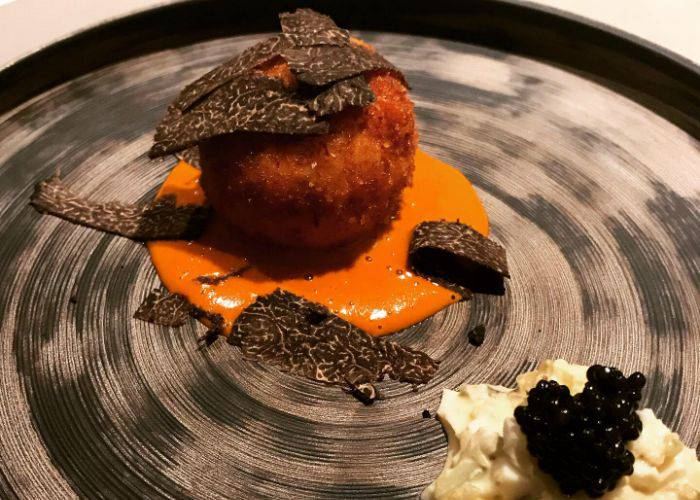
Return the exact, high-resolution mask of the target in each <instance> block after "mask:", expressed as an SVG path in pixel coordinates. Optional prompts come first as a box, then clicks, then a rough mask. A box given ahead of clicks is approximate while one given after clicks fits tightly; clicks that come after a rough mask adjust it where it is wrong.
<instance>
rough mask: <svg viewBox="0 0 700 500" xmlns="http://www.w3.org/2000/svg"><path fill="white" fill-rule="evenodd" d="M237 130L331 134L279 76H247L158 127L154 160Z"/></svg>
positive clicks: (325, 124)
mask: <svg viewBox="0 0 700 500" xmlns="http://www.w3.org/2000/svg"><path fill="white" fill-rule="evenodd" d="M235 131H247V132H270V133H278V134H314V133H323V132H327V131H328V124H327V123H325V122H316V120H315V118H314V117H313V116H312V115H311V113H310V111H309V108H308V107H307V106H306V105H305V104H304V103H303V101H300V100H298V99H296V98H295V97H294V96H293V94H292V93H291V92H290V91H289V90H287V89H285V88H284V85H283V84H282V82H281V81H280V80H278V79H276V78H268V77H266V76H261V75H245V76H241V77H240V78H237V79H235V80H233V81H231V82H229V83H227V84H226V85H224V86H222V87H220V88H218V89H217V90H216V91H214V92H213V93H212V94H211V95H210V96H209V97H208V98H207V99H206V100H205V101H203V102H202V103H201V104H198V105H197V106H196V107H194V108H192V110H191V111H189V112H188V113H185V114H180V113H178V112H176V111H174V112H172V113H171V114H169V115H168V116H167V117H166V118H165V120H163V122H162V123H161V124H160V125H158V128H157V129H156V135H155V144H154V145H153V147H152V148H151V151H150V153H149V154H150V155H151V156H160V155H163V154H167V153H173V152H175V151H179V150H181V149H184V148H188V147H190V146H193V145H195V144H197V143H198V142H199V141H202V140H205V139H208V138H210V137H214V136H216V135H222V134H227V133H231V132H235Z"/></svg>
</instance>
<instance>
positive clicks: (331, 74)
mask: <svg viewBox="0 0 700 500" xmlns="http://www.w3.org/2000/svg"><path fill="white" fill-rule="evenodd" d="M282 57H284V59H285V60H286V61H287V63H288V64H289V67H290V68H291V70H292V73H294V75H295V76H296V77H297V78H298V79H299V80H300V81H302V82H304V83H308V84H309V85H317V86H319V85H327V84H329V83H332V82H335V81H338V80H344V79H345V78H349V77H351V76H355V75H359V74H360V73H364V72H367V71H372V70H376V69H393V68H394V66H393V65H392V64H391V63H390V62H389V61H387V60H386V59H384V58H383V57H382V56H381V55H379V54H378V53H377V52H370V51H369V50H367V49H366V48H364V47H359V46H356V45H352V44H351V45H346V46H333V45H315V46H310V47H294V48H290V49H287V50H285V51H284V53H283V54H282Z"/></svg>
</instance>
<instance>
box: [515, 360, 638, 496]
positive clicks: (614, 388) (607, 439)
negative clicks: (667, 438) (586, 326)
mask: <svg viewBox="0 0 700 500" xmlns="http://www.w3.org/2000/svg"><path fill="white" fill-rule="evenodd" d="M586 378H587V379H588V382H586V385H585V388H584V389H583V391H582V392H581V393H579V394H576V395H575V396H572V395H571V392H570V391H569V388H568V387H567V386H565V385H560V384H558V383H557V382H556V381H554V380H540V381H539V382H538V383H537V385H536V386H535V387H534V388H533V389H532V390H530V392H529V393H528V396H527V406H518V407H517V408H516V409H515V419H516V421H517V422H518V425H520V428H521V429H522V431H523V433H524V434H525V436H526V437H527V449H528V451H529V452H530V454H531V455H532V456H533V457H535V459H536V460H537V464H538V466H539V468H540V469H541V470H542V471H543V472H545V473H546V474H549V475H550V476H552V477H553V478H554V480H555V481H556V482H557V483H558V484H559V488H560V489H561V492H562V493H563V494H565V495H572V494H574V493H576V492H578V491H580V490H583V491H585V492H586V494H588V495H589V496H591V497H593V498H597V497H600V496H602V495H603V494H605V492H606V491H610V490H613V489H614V488H615V486H616V485H617V482H618V480H619V479H620V478H621V477H622V476H625V475H630V474H632V472H633V471H634V455H632V453H631V452H630V451H629V450H627V448H626V447H625V443H627V442H628V441H631V440H634V439H637V438H638V437H639V434H640V433H641V431H642V422H641V420H640V419H639V416H638V415H637V413H636V410H637V408H638V406H639V400H640V399H641V390H642V388H643V387H644V384H645V383H646V379H645V377H644V375H642V374H641V373H639V372H635V373H633V374H632V375H630V376H629V377H625V376H624V375H623V374H622V372H621V371H620V370H618V369H617V368H613V367H609V366H601V365H593V366H591V367H590V368H589V369H588V371H587V372H586Z"/></svg>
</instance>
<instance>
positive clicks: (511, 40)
mask: <svg viewBox="0 0 700 500" xmlns="http://www.w3.org/2000/svg"><path fill="white" fill-rule="evenodd" d="M300 3H302V4H305V6H309V7H311V8H315V9H317V10H320V11H322V12H326V13H328V14H330V15H331V16H333V17H334V18H336V19H337V21H338V23H339V24H340V25H341V26H342V25H345V26H350V27H351V28H352V29H357V30H370V31H379V32H397V33H404V34H412V35H418V36H432V37H434V38H443V39H448V40H453V41H458V42H466V43H472V44H475V45H481V46H486V47H490V48H494V49H497V50H502V51H505V52H507V53H513V54H516V55H522V56H525V57H529V58H533V59H536V60H542V61H544V62H547V63H549V64H555V65H559V66H563V67H564V68H566V69H568V70H570V71H579V72H582V73H583V74H584V75H586V76H587V77H589V78H591V79H593V80H597V81H599V82H600V83H603V84H604V85H606V86H609V87H611V88H613V90H614V91H615V92H618V93H621V94H623V95H626V96H627V97H631V98H632V99H633V100H635V101H637V102H640V103H641V104H643V105H644V106H645V107H648V108H651V109H652V111H653V112H655V113H656V114H660V115H662V116H664V117H665V118H667V119H669V120H670V121H672V122H673V123H675V124H676V125H677V126H679V127H680V128H682V129H684V130H686V132H688V133H689V134H690V135H692V136H693V137H695V138H697V139H699V140H700V118H699V117H700V90H699V89H700V66H699V65H697V64H695V63H693V62H692V61H690V60H689V59H687V58H685V57H683V56H681V55H679V54H677V53H675V52H673V51H671V50H668V49H666V48H663V47H661V46H659V45H657V44H655V43H653V42H650V41H648V40H645V39H642V38H640V37H638V36H636V35H633V34H630V33H627V32H625V31H623V30H620V29H618V28H614V27H612V26H609V25H607V24H604V23H602V22H598V21H595V20H592V19H588V18H585V17H582V16H579V15H576V14H572V13H569V12H565V11H562V10H560V9H556V8H552V7H548V6H543V5H539V4H535V3H533V2H530V1H527V0H472V1H470V2H461V1H459V0H433V1H432V2H431V7H430V8H429V9H423V10H422V11H420V16H418V13H419V11H418V10H416V7H414V6H412V5H413V3H412V2H405V1H404V2H401V1H399V0H388V1H385V2H383V3H382V5H381V6H379V7H376V12H375V13H374V15H370V16H367V15H364V14H363V11H364V10H363V9H358V8H355V9H352V8H349V7H348V6H347V4H346V5H343V2H342V1H341V0H326V1H323V0H310V1H305V2H300ZM364 3H365V4H367V6H369V5H372V4H373V2H371V0H370V1H367V0H365V2H364ZM354 4H356V2H354V3H353V5H354ZM297 5H298V4H295V3H292V2H290V1H289V0H268V1H266V2H257V3H256V2H244V3H242V4H241V3H239V2H236V3H235V4H234V3H231V2H227V1H226V0H176V1H174V2H171V3H167V4H162V5H157V6H154V7H151V8H147V9H143V10H139V11H136V12H134V13H131V14H128V15H125V16H122V17H117V18H114V19H110V20H107V21H104V22H102V23H100V24H97V25H95V26H92V27H89V28H87V29H84V30H82V31H79V32H77V33H74V34H72V35H69V36H67V37H65V38H63V39H61V40H58V41H56V42H54V43H51V44H49V45H47V46H45V47H42V48H39V49H38V50H36V51H34V52H32V53H30V54H28V55H26V56H24V57H21V58H19V59H17V60H15V61H14V62H12V63H10V64H9V65H7V66H5V67H4V68H2V69H1V70H0V115H3V114H6V113H8V112H11V111H12V110H13V109H15V108H17V107H19V106H21V105H22V104H24V103H25V102H27V101H29V100H31V99H32V98H34V97H36V96H37V95H39V94H41V93H43V92H46V91H48V90H50V89H51V88H54V87H56V86H58V85H60V84H63V83H65V82H67V81H70V80H72V79H75V78H78V77H80V76H82V75H85V74H87V73H89V72H92V71H95V70H98V69H100V68H102V67H105V66H108V65H111V64H115V63H118V62H121V61H124V60H128V59H130V58H133V57H139V56H143V55H147V54H150V53H154V52H157V51H160V50H166V49H173V48H177V47H182V46H186V45H188V44H192V43H197V42H203V41H206V40H212V39H216V38H222V37H227V36H236V35H245V34H251V33H260V32H263V31H275V29H276V25H275V23H276V15H275V14H276V13H277V12H281V11H284V10H290V9H293V8H295V6H297ZM399 5H401V6H402V9H398V8H397V7H398V6H399ZM234 11H235V12H234ZM358 13H359V14H358ZM234 15H237V16H238V17H237V18H236V19H235V20H233V16H234ZM155 21H158V22H155ZM154 27H155V28H156V29H155V30H154V29H153V28H154ZM185 27H186V28H187V29H186V30H185V29H184V28H185ZM168 28H170V29H168ZM178 28H183V29H182V30H179V29H178ZM527 30H530V31H531V32H532V33H533V34H534V33H537V32H539V34H540V35H545V36H550V37H552V36H554V37H559V41H560V42H561V47H552V48H550V49H547V48H546V47H544V45H545V44H543V43H542V42H537V41H534V42H533V41H530V43H531V44H532V43H534V45H533V46H528V38H527V37H528V35H527ZM125 33H126V36H125V35H124V34H125ZM151 33H153V36H149V35H150V34H151ZM173 33H174V34H173ZM532 38H533V39H534V38H536V37H535V36H534V35H533V36H532ZM537 43H539V46H538V45H537ZM553 45H556V44H553ZM577 46H578V48H579V49H580V48H582V47H585V48H586V49H589V50H588V51H590V50H599V51H600V53H599V54H598V55H597V56H596V57H603V56H605V57H614V58H617V59H618V62H619V63H621V64H623V66H624V65H625V64H630V65H631V66H633V67H637V69H638V70H646V71H647V74H644V75H642V74H640V73H639V72H638V71H630V70H629V68H624V67H621V68H611V67H610V66H613V65H609V64H608V65H607V67H605V66H606V65H605V64H600V62H598V63H596V61H595V59H596V57H593V55H590V54H589V55H588V56H586V54H587V52H588V51H581V50H579V52H576V50H577ZM557 51H558V52H557ZM75 52H80V53H81V54H82V57H81V58H79V62H76V60H75V58H74V56H73V54H74V53H75ZM572 54H578V55H579V56H582V57H580V58H579V60H577V61H573V60H572V59H571V55H572ZM586 57H588V60H586ZM596 64H597V65H598V67H595V65H596ZM592 65H593V66H592ZM600 66H604V67H600ZM650 76H653V77H654V82H653V83H654V84H653V85H651V84H648V83H645V82H646V80H648V79H649V78H650Z"/></svg>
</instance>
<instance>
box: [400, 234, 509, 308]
mask: <svg viewBox="0 0 700 500" xmlns="http://www.w3.org/2000/svg"><path fill="white" fill-rule="evenodd" d="M408 255H409V264H410V265H411V267H412V268H413V269H414V271H416V273H417V274H419V275H421V276H424V277H426V278H428V279H432V280H434V281H435V282H436V283H439V284H441V285H443V286H445V287H447V288H451V289H453V290H455V291H457V292H458V293H460V294H462V295H463V296H464V295H466V296H469V295H470V292H475V293H489V294H495V295H502V294H503V293H504V292H505V287H504V282H503V278H510V274H509V272H508V261H507V259H506V251H505V249H504V248H503V247H502V246H501V245H499V244H498V243H496V242H495V241H493V240H490V239H488V238H486V237H485V236H483V235H482V234H480V233H479V232H477V231H475V230H474V229H472V228H471V227H469V226H467V225H465V224H460V223H459V222H443V221H426V222H422V223H420V224H418V226H416V228H415V229H414V230H413V236H412V238H411V243H410V246H409V251H408Z"/></svg>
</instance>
